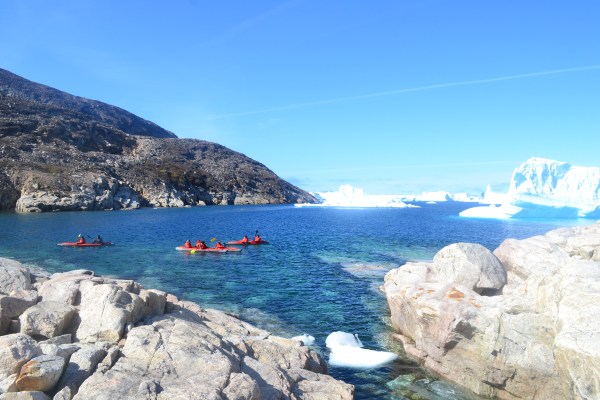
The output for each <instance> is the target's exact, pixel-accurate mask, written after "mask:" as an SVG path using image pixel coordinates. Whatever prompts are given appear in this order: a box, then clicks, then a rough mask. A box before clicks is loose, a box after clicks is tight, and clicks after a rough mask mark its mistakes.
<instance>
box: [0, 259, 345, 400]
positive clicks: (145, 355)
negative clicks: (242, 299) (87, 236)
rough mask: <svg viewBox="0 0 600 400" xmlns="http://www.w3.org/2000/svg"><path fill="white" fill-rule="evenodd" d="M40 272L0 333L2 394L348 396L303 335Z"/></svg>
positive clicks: (110, 283)
mask: <svg viewBox="0 0 600 400" xmlns="http://www.w3.org/2000/svg"><path fill="white" fill-rule="evenodd" d="M0 265H2V266H7V265H8V266H7V267H6V268H5V271H4V272H5V275H4V276H5V277H6V279H4V281H6V282H21V278H22V277H25V276H28V275H27V271H28V269H27V267H24V266H22V265H21V264H18V263H15V262H8V261H6V262H3V259H0ZM13 271H14V273H15V275H16V276H17V277H18V278H17V279H14V278H12V277H10V276H9V275H11V274H12V272H13ZM36 273H38V274H40V272H39V271H37V272H36ZM40 276H41V275H40ZM45 278H47V280H45V281H44V282H43V283H41V284H40V285H39V290H40V294H41V296H40V297H41V298H42V301H40V302H39V303H37V304H36V305H34V304H31V305H30V307H29V308H27V309H25V310H22V312H21V315H20V316H19V315H17V317H19V318H21V321H22V324H21V325H22V326H21V328H22V333H18V334H12V335H4V336H0V398H15V399H17V398H19V399H20V398H27V399H33V398H36V399H37V398H40V399H41V398H43V399H47V398H50V397H48V394H50V395H53V396H54V399H107V400H114V399H121V398H153V399H177V398H180V399H191V398H194V399H225V398H226V399H239V400H243V399H247V400H251V399H252V400H258V399H266V398H277V399H323V400H327V399H332V400H333V399H336V400H345V399H352V398H353V393H354V387H353V386H352V385H348V384H346V383H344V382H341V381H339V380H336V379H334V378H332V377H331V376H329V375H326V371H327V366H326V364H325V362H324V361H323V359H322V358H321V357H320V355H319V354H318V353H317V352H315V351H314V350H312V349H310V348H309V347H307V346H304V345H303V344H302V343H301V342H300V341H297V340H291V339H285V338H282V337H277V336H274V335H271V334H270V333H269V332H267V331H264V330H262V329H258V328H256V327H254V326H252V325H250V324H248V323H246V322H243V321H241V320H239V319H237V318H235V317H233V316H231V315H228V314H225V313H223V312H220V311H216V310H210V309H204V308H202V307H200V306H198V305H197V304H194V303H191V302H186V301H180V300H178V299H177V298H176V297H175V296H172V295H169V294H167V293H164V292H161V291H159V290H146V289H144V288H143V287H141V285H139V284H137V283H136V282H133V281H121V280H115V279H108V278H103V277H99V276H95V275H94V274H93V272H91V271H73V273H67V274H55V275H52V276H48V277H45ZM29 284H31V282H29ZM9 286H14V285H13V284H12V283H11V284H10V285H9ZM17 286H19V287H22V288H26V287H28V286H27V281H26V280H23V281H22V282H21V283H19V284H18V285H17ZM32 291H34V292H36V291H35V290H32ZM36 293H37V292H36ZM57 293H60V295H57ZM34 297H35V298H37V296H34ZM0 300H1V299H0ZM0 304H1V303H0ZM15 309H16V308H15ZM25 333H28V334H25ZM63 333H64V334H63ZM30 335H32V336H33V337H32V336H30ZM44 338H49V339H46V340H42V339H44ZM36 339H37V340H42V341H40V342H39V343H38V342H37V341H36ZM65 363H66V367H64V366H65Z"/></svg>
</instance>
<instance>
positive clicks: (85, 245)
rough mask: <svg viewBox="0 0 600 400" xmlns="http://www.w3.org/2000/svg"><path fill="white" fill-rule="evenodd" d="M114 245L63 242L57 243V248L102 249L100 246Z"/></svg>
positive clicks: (107, 243) (110, 244) (109, 243)
mask: <svg viewBox="0 0 600 400" xmlns="http://www.w3.org/2000/svg"><path fill="white" fill-rule="evenodd" d="M112 245H114V243H111V242H102V243H77V242H63V243H59V244H58V246H65V247H102V246H112Z"/></svg>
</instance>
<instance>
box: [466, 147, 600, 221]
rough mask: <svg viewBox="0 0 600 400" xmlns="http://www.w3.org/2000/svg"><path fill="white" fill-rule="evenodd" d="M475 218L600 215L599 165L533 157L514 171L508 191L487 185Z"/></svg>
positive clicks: (473, 211) (472, 213)
mask: <svg viewBox="0 0 600 400" xmlns="http://www.w3.org/2000/svg"><path fill="white" fill-rule="evenodd" d="M480 204H489V206H487V207H484V206H479V207H473V208H469V209H467V210H465V211H463V212H461V213H460V216H462V217H474V218H599V217H600V168H598V167H579V166H573V165H571V164H569V163H566V162H561V161H555V160H549V159H545V158H538V157H533V158H530V159H529V160H527V161H526V162H525V163H523V164H521V166H519V167H518V168H516V169H515V170H514V171H513V174H512V178H511V181H510V186H509V189H508V193H494V192H492V190H491V188H490V186H489V185H488V187H487V188H486V191H485V193H484V195H483V198H482V200H481V201H480Z"/></svg>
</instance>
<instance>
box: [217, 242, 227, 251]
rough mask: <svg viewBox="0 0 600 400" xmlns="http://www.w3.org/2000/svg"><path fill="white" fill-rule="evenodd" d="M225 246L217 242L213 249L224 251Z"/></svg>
mask: <svg viewBox="0 0 600 400" xmlns="http://www.w3.org/2000/svg"><path fill="white" fill-rule="evenodd" d="M224 248H225V246H223V244H222V243H221V242H217V244H216V245H215V249H224Z"/></svg>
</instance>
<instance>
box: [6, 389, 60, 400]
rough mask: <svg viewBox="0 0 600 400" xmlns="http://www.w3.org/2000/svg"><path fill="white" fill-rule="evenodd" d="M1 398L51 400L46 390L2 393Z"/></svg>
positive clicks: (8, 399)
mask: <svg viewBox="0 0 600 400" xmlns="http://www.w3.org/2000/svg"><path fill="white" fill-rule="evenodd" d="M0 400H50V397H48V395H47V394H46V393H44V392H37V391H31V392H11V393H4V394H2V395H0Z"/></svg>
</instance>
